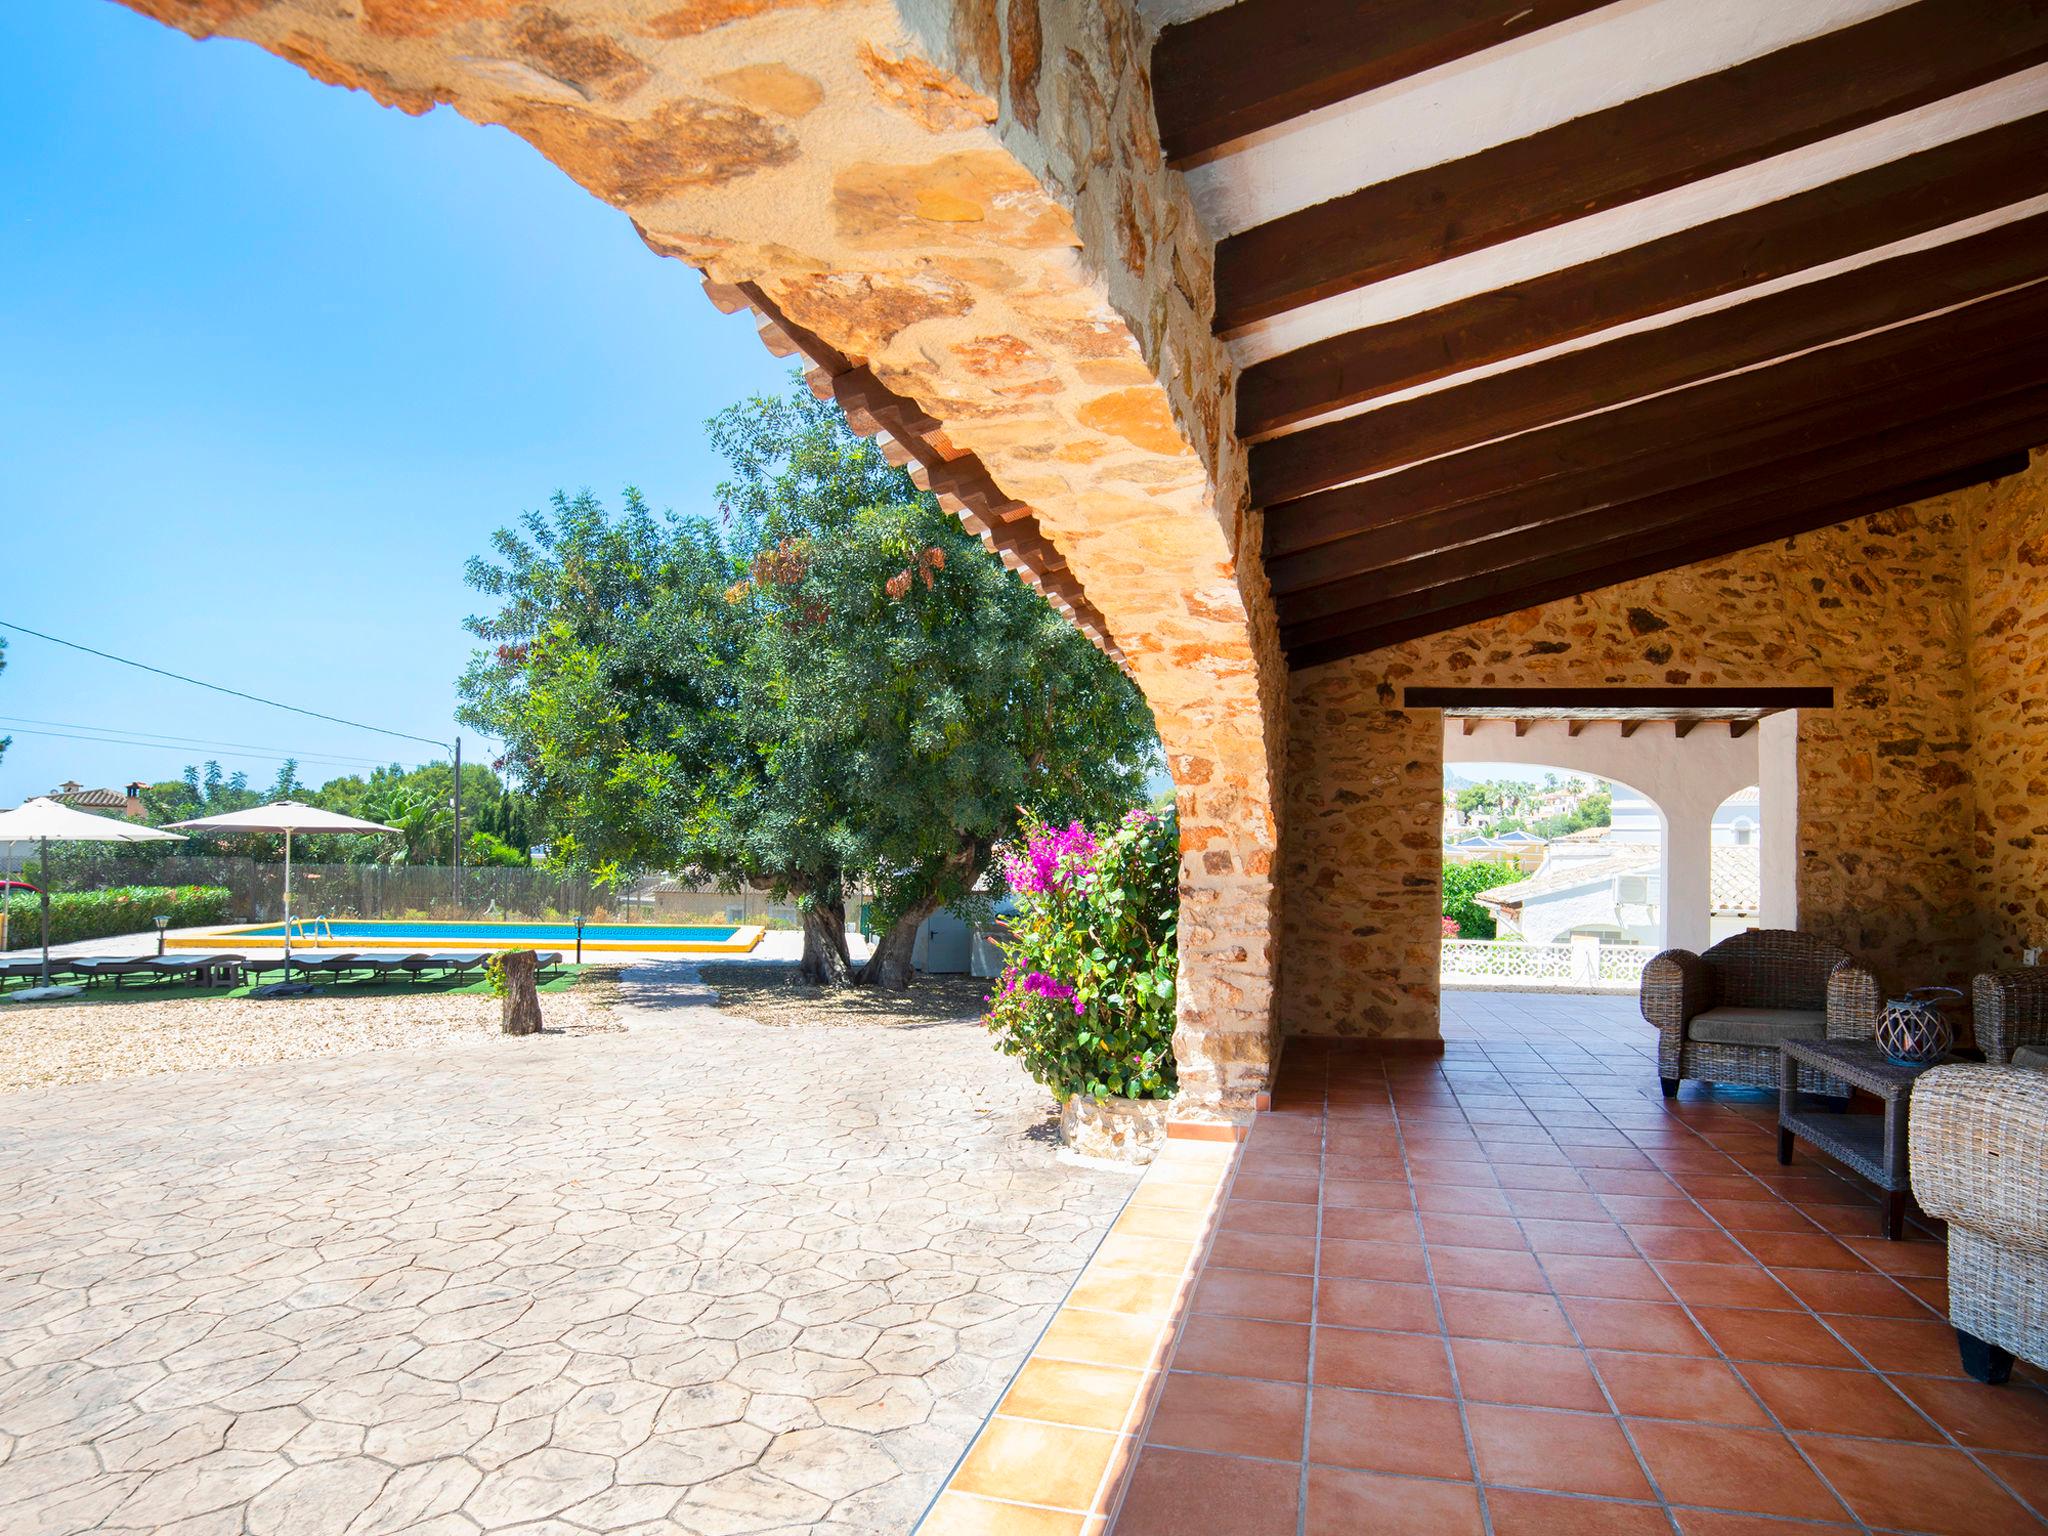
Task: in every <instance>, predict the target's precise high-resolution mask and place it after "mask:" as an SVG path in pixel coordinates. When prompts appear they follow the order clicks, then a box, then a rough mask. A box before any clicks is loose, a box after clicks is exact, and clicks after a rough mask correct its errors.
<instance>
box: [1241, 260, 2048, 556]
mask: <svg viewBox="0 0 2048 1536" xmlns="http://www.w3.org/2000/svg"><path fill="white" fill-rule="evenodd" d="M2044 333H2048V284H2036V285H2035V286H2033V287H2031V288H2027V289H2024V290H2022V291H2020V292H2018V293H2013V294H2008V295H2005V296H2002V297H1999V298H1994V299H1987V300H1984V301H1983V302H1981V303H1978V304H1973V305H1970V306H1969V307H1968V308H1966V309H1963V310H1960V311H1957V312H1955V313H1953V314H1949V315H1941V316H1936V317H1933V318H1931V319H1927V320H1922V321H1918V322H1915V323H1913V324H1911V325H1903V326H1898V327H1895V328H1894V329H1892V330H1889V331H1884V332H1880V333H1879V334H1877V335H1874V336H1867V337H1863V338H1860V339H1858V340H1856V341H1851V342H1845V343H1843V344H1842V345H1840V346H1835V347H1828V348H1824V349H1822V350H1820V351H1817V352H1813V353H1809V354H1808V355H1806V356H1804V357H1798V358H1793V359H1790V360H1788V361H1785V362H1781V363H1775V364H1772V365H1771V366H1770V367H1768V368H1758V369H1753V370H1750V371H1749V372H1746V373H1741V374H1737V375H1735V376H1734V377H1732V378H1727V379H1716V380H1713V381H1711V382H1708V383H1703V384H1697V385H1694V386H1692V387H1691V388H1689V389H1684V390H1676V391H1673V392H1672V393H1670V394H1668V395H1662V396H1659V397H1657V398H1655V399H1651V400H1645V401H1641V402H1639V403H1637V404H1633V405H1628V406H1623V407H1621V408H1619V409H1617V410H1612V411H1606V412H1602V413H1600V414H1598V415H1593V416H1587V417H1582V418H1580V419H1578V420H1575V421H1568V422H1562V423H1559V424H1558V425H1556V426H1552V427H1545V428H1540V429H1538V430H1536V431H1533V432H1528V433H1524V434H1522V435H1521V436H1519V437H1514V438H1510V439H1508V440H1506V441H1503V442H1497V443H1489V444H1486V445H1484V446H1483V447H1478V448H1473V449H1470V450H1468V451H1466V452H1464V453H1458V454H1451V455H1448V456H1446V457H1444V458H1441V459H1434V460H1431V461H1429V462H1428V463H1425V464H1418V465H1416V466H1414V467H1413V468H1411V469H1404V470H1399V471H1396V472H1395V473H1393V474H1390V475H1384V476H1381V477H1380V478H1378V479H1375V480H1371V481H1367V482H1364V483H1362V484H1358V485H1348V486H1343V487H1340V488H1338V489H1335V490H1329V491H1322V492H1319V493H1317V494H1316V495H1313V496H1309V497H1305V498H1303V499H1301V500H1298V501H1290V502H1286V503H1284V504H1282V505H1280V506H1276V507H1269V508H1267V510H1266V518H1265V527H1266V535H1265V555H1266V569H1267V574H1268V576H1269V577H1270V578H1271V580H1272V581H1273V583H1274V587H1275V589H1276V591H1289V590H1294V589H1296V588H1298V587H1302V586H1313V585H1317V584H1319V582H1321V581H1327V580H1334V579H1336V578H1338V577H1340V576H1346V575H1352V574H1356V573H1358V572H1359V571H1363V570H1368V569H1371V568H1373V566H1375V565H1378V564H1381V563H1386V562H1387V561H1391V560H1394V559H1407V558H1411V557H1413V556H1415V555H1419V554H1426V553H1430V552H1432V551H1434V550H1436V549H1441V548H1446V547H1449V546H1451V545H1454V544H1457V543H1461V542H1464V541H1466V540H1468V539H1471V538H1474V537H1483V536H1488V535H1491V534H1495V533H1499V532H1501V531H1504V530H1513V529H1515V528H1518V527H1523V526H1531V525H1533V524H1534V523H1536V522H1539V521H1542V520H1543V519H1545V518H1547V517H1550V516H1553V515H1555V514H1556V513H1557V512H1558V511H1559V510H1564V511H1581V510H1589V509H1592V508H1596V507H1601V506H1611V505H1619V504H1621V503H1624V502H1627V501H1631V500H1634V499H1636V498H1638V497H1641V496H1646V495H1652V494H1657V493H1660V492H1664V491H1670V490H1675V489H1677V488H1679V487H1681V486H1684V485H1689V484H1694V483H1697V482H1699V481H1703V480H1708V479H1712V478H1715V477H1717V476H1719V475H1722V474H1726V473H1729V472H1731V471H1733V470H1737V469H1741V468H1745V467H1749V466H1753V465H1755V464H1757V463H1759V462H1761V461H1763V460H1766V459H1772V458H1780V457H1784V456H1786V455H1787V454H1796V453H1801V452H1806V451H1810V450H1812V449H1815V448H1819V447H1823V446H1825V445H1827V444H1830V443H1839V442H1848V441H1853V440H1854V439H1856V438H1860V437H1863V436H1866V435H1868V434H1870V433H1873V432H1879V431H1885V430H1888V429H1891V428H1894V427H1899V426H1904V425H1908V424H1910V423H1912V422H1914V421H1917V420H1919V419H1921V418H1922V417H1925V416H1928V415H1933V414H1938V413H1940V412H1943V411H1946V410H1951V409H1954V408H1957V407H1959V406H1964V405H1968V404H1970V403H1972V402H1973V401H1978V400H1984V399H1988V398H1991V397H1993V396H1996V395H2000V394H2005V393H2008V392H2010V391H2012V390H2014V389H2018V388H2022V387H2025V386H2026V385H2028V384H2032V383H2038V382H2042V381H2044V380H2048V362H2044V360H2043V356H2042V349H2041V346H2040V342H2039V337H2040V336H2041V335H2043V334H2044ZM1365 540H1369V548H1368V547H1366V545H1364V544H1360V546H1359V547H1357V548H1353V549H1348V550H1331V549H1329V548H1326V547H1325V546H1328V545H1331V544H1334V543H1339V542H1342V541H1365ZM1311 550H1313V551H1315V554H1314V555H1313V557H1312V558H1308V559H1299V560H1297V559H1295V558H1294V557H1295V556H1297V555H1299V554H1303V553H1305V552H1307V551H1311ZM1382 556H1383V557H1384V559H1382V558H1380V557H1382Z"/></svg>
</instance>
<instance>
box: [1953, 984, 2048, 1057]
mask: <svg viewBox="0 0 2048 1536" xmlns="http://www.w3.org/2000/svg"><path fill="white" fill-rule="evenodd" d="M1970 1004H1971V1013H1972V1014H1973V1015H1974V1016H1975V1022H1976V1030H1977V1045H1978V1047H1979V1048H1980V1049H1981V1050H1982V1051H1983V1052H1984V1059H1985V1060H1986V1061H1988V1062H1990V1063H1991V1065H1993V1066H1994V1067H2002V1066H2005V1065H2006V1064H2007V1063H2009V1062H2011V1061H2012V1060H2013V1059H2014V1057H2015V1056H2017V1057H2018V1058H2019V1064H2020V1065H2021V1066H2031V1067H2048V967H2042V966H2034V967H2031V968H2029V969H2027V970H2024V971H1988V972H1986V973H1985V974H1984V975H1982V976H1979V977H1978V978H1977V980H1976V981H1975V983H1974V984H1972V986H1971V988H1970Z"/></svg>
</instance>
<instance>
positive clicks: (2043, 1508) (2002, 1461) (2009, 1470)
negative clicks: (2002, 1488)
mask: <svg viewBox="0 0 2048 1536" xmlns="http://www.w3.org/2000/svg"><path fill="white" fill-rule="evenodd" d="M1979 1459H1980V1460H1981V1461H1982V1462H1983V1463H1984V1465H1985V1466H1987V1467H1989V1468H1990V1469H1991V1471H1992V1472H1993V1473H1994V1474H1995V1475H1996V1476H1998V1477H1999V1478H2000V1479H2002V1480H2003V1481H2004V1483H2005V1485H2006V1486H2007V1487H2008V1488H2010V1489H2012V1490H2013V1492H2015V1493H2017V1494H2018V1495H2019V1496H2020V1497H2021V1498H2023V1499H2025V1500H2026V1501H2027V1502H2028V1503H2029V1504H2031V1505H2033V1506H2034V1512H2035V1513H2036V1514H2038V1515H2040V1516H2041V1517H2042V1518H2043V1520H2044V1521H2048V1456H2008V1455H2005V1454H2003V1453H1999V1452H1985V1453H1983V1454H1982V1455H1981V1456H1980V1458H1979Z"/></svg>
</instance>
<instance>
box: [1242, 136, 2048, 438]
mask: <svg viewBox="0 0 2048 1536" xmlns="http://www.w3.org/2000/svg"><path fill="white" fill-rule="evenodd" d="M2043 192H2048V112H2044V113H2040V114H2037V115H2035V116H2033V117H2028V118H2023V119H2021V120H2020V121H2018V122H2015V123H2005V124H2002V125H2000V126H1999V127H1997V128H1992V129H1988V130H1986V131H1985V132H1983V133H1979V134H1972V135H1971V136H1970V137H1968V138H1965V139H1958V140H1956V141H1955V142H1953V143H1949V144H1941V145H1937V146H1936V147H1935V148H1933V149H1927V150H1922V151H1921V152H1920V153H1919V154H1917V155H1907V156H1906V157H1904V158H1903V159H1899V160H1892V161H1888V162H1886V163H1885V164H1883V165H1879V166H1874V167H1873V168H1871V169H1870V170H1867V171H1861V172H1858V173H1857V174H1856V175H1853V176H1847V177H1844V178H1843V179H1842V180H1840V181H1833V182H1829V183H1827V184H1826V185H1824V186H1820V187H1815V188H1814V189H1812V190H1811V191H1808V192H1801V193H1797V194H1795V195H1793V196H1791V197H1787V198H1783V199H1780V200H1779V201H1778V202H1775V203H1766V204H1764V205H1763V206H1762V207H1760V208H1752V209H1748V210H1746V211H1744V212H1742V213H1737V214H1732V215H1730V216H1729V217H1727V218H1725V219H1715V220H1712V221H1710V222H1708V223H1705V224H1701V225H1697V226H1695V227H1694V228H1691V229H1684V230H1680V231H1679V232H1678V233H1676V234H1673V235H1667V236H1665V237H1664V238H1663V239H1661V240H1651V241H1649V242H1647V243H1645V244H1642V245H1636V246H1631V247H1629V248H1628V249H1627V250H1623V251H1617V252H1615V253H1614V254H1612V255H1609V256H1603V257H1600V258H1599V259H1597V260H1595V261H1588V262H1583V263H1581V264H1580V265H1578V266H1575V267H1567V268H1565V269H1564V270H1563V271H1560V272H1547V273H1544V274H1543V275H1542V276H1540V277H1534V278H1531V279H1529V280H1528V281H1527V282H1522V283H1515V284H1511V285H1510V286H1508V287H1506V288H1495V289H1491V290H1489V291H1488V292H1485V293H1480V294H1475V295H1473V296H1472V297H1471V298H1467V299H1461V300H1459V301H1457V302H1456V303H1452V304H1446V305H1442V306H1440V307H1438V308H1436V309H1432V310H1428V311H1425V312H1423V313H1421V314H1415V315H1407V316H1404V317H1402V318H1401V319H1398V320H1390V321H1387V322H1386V323H1385V324H1382V325H1374V326H1368V327H1366V328H1365V329H1363V330H1358V331H1352V332H1350V333H1349V334H1348V335H1343V336H1333V337H1331V338H1329V339H1328V340H1327V341H1319V342H1316V343H1314V344H1312V345H1310V346H1306V347H1303V348H1301V349H1300V350H1299V351H1295V352H1289V353H1286V354H1285V355H1283V356H1280V357H1274V358H1269V359H1267V360H1266V361H1265V362H1262V363H1255V364H1253V365H1252V366H1251V367H1249V368H1247V369H1245V370H1244V373H1243V375H1242V376H1241V377H1240V378H1239V380H1238V385H1237V430H1238V432H1239V434H1240V435H1241V436H1244V437H1248V438H1249V437H1256V436H1258V435H1260V434H1263V433H1267V432H1273V431H1277V430H1279V429H1280V428H1283V427H1287V426H1292V425H1293V424H1294V423H1296V422H1299V421H1304V420H1306V419H1308V418H1309V417H1311V416H1315V415H1319V414H1321V413H1323V412H1325V411H1331V410H1336V409H1339V408H1341V407H1344V406H1349V405H1356V404H1359V403H1361V402H1363V401H1367V400H1372V399H1375V398H1377V397H1378V396H1380V395H1384V394H1389V393H1391V392H1393V391H1394V390H1399V389H1408V388H1411V387H1413V386H1415V385H1417V384H1424V383H1427V382H1429V381H1430V380H1432V379H1440V378H1444V377H1446V376H1448V375H1450V374H1453V373H1458V372H1461V371H1463V370H1465V369H1468V368H1476V367H1478V366H1480V365H1481V364H1484V363H1492V362H1498V361H1500V360H1501V359H1503V358H1509V357H1515V356H1519V355H1520V354H1522V353H1526V352H1534V351H1537V350H1538V349H1540V348H1543V347H1550V346H1555V345H1557V344H1558V343H1560V342H1564V341H1569V340H1571V339H1572V338H1574V337H1577V336H1589V335H1592V334H1593V333H1594V332H1596V331H1603V330H1606V329H1608V328H1609V327H1611V326H1616V325H1621V324H1624V323H1626V322H1628V321H1631V320H1639V319H1642V318H1643V317H1645V316H1647V315H1654V314H1661V313H1664V312H1666V311H1668V310H1673V309H1677V308H1679V307H1680V306H1681V305H1686V304H1693V303H1697V302H1699V301H1700V300H1702V299H1709V298H1713V297H1715V296H1716V295H1719V294H1724V293H1734V292H1736V291H1737V290H1739V289H1742V288H1747V287H1750V286H1752V285H1754V284H1757V283H1762V282H1767V281H1769V280H1771V279H1773V278H1778V277H1783V276H1785V275H1786V274H1788V273H1792V272H1802V271H1806V270H1809V269H1811V268H1814V267H1818V266H1820V265H1822V264H1823V263H1826V262H1830V261H1837V260H1840V259H1842V258H1844V257H1847V256H1852V255H1854V254H1855V253H1856V252H1858V251H1864V250H1873V249H1875V248H1877V247H1879V246H1882V245H1886V244H1889V243H1890V242H1892V241H1894V240H1903V239H1905V238H1906V237H1907V236H1909V235H1914V234H1919V233H1922V232H1924V231H1927V230H1931V229H1939V228H1941V227H1942V226H1943V225H1945V224H1952V223H1955V222H1957V221H1959V220H1962V219H1966V218H1969V217H1971V216H1973V215H1975V214H1979V213H1984V212H1987V211H1989V210H1991V209H1994V208H2000V207H2004V206H2006V205H2008V204H2011V203H2016V202H2019V201H2020V200H2022V199H2024V198H2029V197H2034V196H2037V195H2039V194H2040V193H2043Z"/></svg>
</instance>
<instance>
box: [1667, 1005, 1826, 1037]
mask: <svg viewBox="0 0 2048 1536" xmlns="http://www.w3.org/2000/svg"><path fill="white" fill-rule="evenodd" d="M1685 1035H1686V1038H1687V1039H1688V1040H1697V1041H1699V1042H1700V1043H1701V1044H1703V1045H1772V1046H1774V1045H1776V1044H1777V1043H1778V1042H1779V1041H1780V1040H1825V1039H1826V1038H1827V1035H1828V1016H1827V1015H1826V1014H1825V1013H1823V1012H1821V1011H1819V1010H1817V1009H1816V1010H1813V1011H1811V1012H1809V1011H1808V1010H1806V1009H1804V1008H1709V1009H1708V1010H1707V1011H1706V1012H1705V1013H1702V1014H1697V1015H1695V1016H1694V1018H1693V1020H1692V1022H1691V1023H1690V1024H1687V1025H1686V1026H1685Z"/></svg>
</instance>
